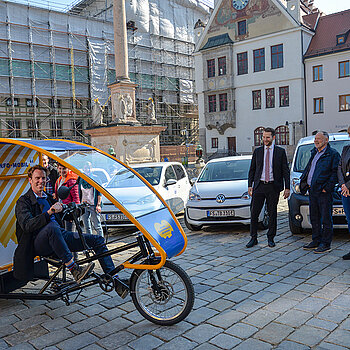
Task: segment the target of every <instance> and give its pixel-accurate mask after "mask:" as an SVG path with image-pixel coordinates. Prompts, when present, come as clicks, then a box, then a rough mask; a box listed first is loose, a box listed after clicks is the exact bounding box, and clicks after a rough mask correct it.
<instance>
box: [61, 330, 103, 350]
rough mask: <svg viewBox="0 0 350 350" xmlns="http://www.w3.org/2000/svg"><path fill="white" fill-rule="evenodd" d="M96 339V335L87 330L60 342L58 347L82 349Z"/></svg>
mask: <svg viewBox="0 0 350 350" xmlns="http://www.w3.org/2000/svg"><path fill="white" fill-rule="evenodd" d="M96 341H98V338H97V337H96V336H94V335H92V334H91V333H87V332H85V333H81V334H78V335H76V336H74V337H72V338H69V339H66V340H64V341H62V342H60V343H59V344H58V347H59V348H60V349H62V350H71V349H82V348H85V347H86V346H88V345H90V344H92V343H94V342H96Z"/></svg>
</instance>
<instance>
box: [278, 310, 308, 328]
mask: <svg viewBox="0 0 350 350" xmlns="http://www.w3.org/2000/svg"><path fill="white" fill-rule="evenodd" d="M312 316H313V315H312V314H310V313H308V312H304V311H300V310H295V309H292V310H289V311H287V312H286V313H284V314H283V315H282V316H280V317H278V318H276V320H275V321H276V322H279V323H283V324H286V325H288V326H292V327H295V328H298V327H300V326H301V325H303V324H304V323H305V322H306V321H307V320H309V319H310V318H312Z"/></svg>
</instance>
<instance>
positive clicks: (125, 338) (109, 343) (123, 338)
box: [97, 331, 136, 349]
mask: <svg viewBox="0 0 350 350" xmlns="http://www.w3.org/2000/svg"><path fill="white" fill-rule="evenodd" d="M135 339H136V336H135V335H134V334H131V333H129V332H127V331H118V332H116V333H113V334H111V335H109V336H107V337H103V338H102V339H101V340H99V341H98V342H97V343H98V344H99V345H101V346H102V347H103V348H105V349H116V348H118V347H120V346H122V345H125V344H129V343H130V342H132V341H134V340H135Z"/></svg>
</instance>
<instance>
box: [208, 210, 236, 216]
mask: <svg viewBox="0 0 350 350" xmlns="http://www.w3.org/2000/svg"><path fill="white" fill-rule="evenodd" d="M225 216H235V211H234V210H208V211H207V217H225Z"/></svg>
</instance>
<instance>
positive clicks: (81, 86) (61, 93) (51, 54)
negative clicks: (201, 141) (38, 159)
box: [0, 0, 203, 145]
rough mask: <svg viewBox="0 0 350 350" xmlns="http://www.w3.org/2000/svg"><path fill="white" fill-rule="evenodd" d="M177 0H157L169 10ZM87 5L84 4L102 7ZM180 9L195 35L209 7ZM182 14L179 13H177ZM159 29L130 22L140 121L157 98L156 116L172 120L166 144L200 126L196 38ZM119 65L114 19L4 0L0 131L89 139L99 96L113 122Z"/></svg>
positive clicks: (0, 46)
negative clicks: (88, 130) (198, 20)
mask: <svg viewBox="0 0 350 350" xmlns="http://www.w3.org/2000/svg"><path fill="white" fill-rule="evenodd" d="M171 1H175V0H167V1H163V2H160V1H158V5H159V6H160V7H162V6H163V10H164V6H165V5H164V3H165V2H171ZM176 1H177V0H176ZM84 3H85V5H86V7H85V8H88V7H89V6H92V4H95V5H94V6H97V5H96V2H93V1H90V2H89V1H88V2H84ZM130 3H131V2H130ZM161 4H162V5H161ZM85 5H84V6H85ZM179 6H180V5H178V7H177V9H173V11H178V10H179V8H180V7H179ZM182 11H183V13H185V17H191V16H192V20H191V21H189V23H188V24H186V26H187V27H186V28H184V29H183V32H184V31H187V32H189V33H190V32H191V30H192V31H193V26H192V25H191V23H192V21H194V19H195V18H196V16H197V14H200V15H202V16H203V10H201V11H199V12H198V11H197V12H198V13H197V12H196V11H195V10H194V9H189V8H186V7H184V8H183V9H182ZM102 12H103V11H102ZM103 13H104V12H103ZM106 13H108V11H107V10H106ZM81 14H82V15H84V13H81ZM179 15H180V14H179V13H178V14H177V15H175V13H173V16H174V18H175V17H176V16H177V17H179ZM100 17H101V18H102V17H103V16H102V15H101V16H100ZM105 18H108V16H105ZM160 32H162V30H161V28H160V25H159V28H158V32H157V33H155V32H154V31H153V32H149V33H148V32H147V33H145V32H144V31H139V30H138V28H137V23H136V24H135V23H134V22H133V23H128V45H129V60H130V62H129V67H130V78H131V80H133V81H134V82H135V83H136V84H138V88H137V90H136V106H137V119H138V120H139V121H140V122H144V121H145V120H146V117H147V106H146V103H147V101H148V99H149V98H150V97H152V98H153V100H154V101H155V108H156V117H157V119H158V122H159V123H160V124H162V125H165V126H167V130H166V131H165V132H164V133H163V134H162V135H161V144H169V145H171V144H181V142H183V141H182V139H181V130H182V129H184V128H187V129H188V130H192V131H193V132H192V133H193V135H195V134H197V132H196V130H198V110H197V103H196V99H195V93H194V83H193V81H194V62H193V58H192V52H193V49H194V43H193V40H192V39H191V37H190V35H187V36H186V37H184V36H183V35H182V34H181V35H179V36H178V37H177V36H176V35H173V36H172V37H171V36H170V37H169V36H166V35H161V34H159V33H160ZM114 65H115V62H114V43H113V25H112V23H111V22H109V21H105V20H101V19H93V18H87V17H82V16H76V15H72V12H70V13H68V14H67V13H62V12H56V11H52V10H46V9H40V8H35V7H31V6H26V5H21V4H16V3H12V2H7V1H6V2H5V1H2V0H0V123H1V126H0V136H2V137H4V136H5V137H35V138H46V137H59V138H68V139H73V140H79V141H84V142H89V139H88V138H87V136H85V135H84V132H83V130H84V129H85V128H86V127H88V126H89V125H90V117H91V101H93V100H95V99H96V98H98V99H99V101H100V103H101V104H102V105H105V106H106V108H105V110H104V113H105V115H104V116H105V119H106V121H107V122H108V121H109V120H111V106H110V101H109V95H110V93H109V91H108V88H107V86H108V84H110V83H113V82H114V81H115V66H114Z"/></svg>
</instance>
